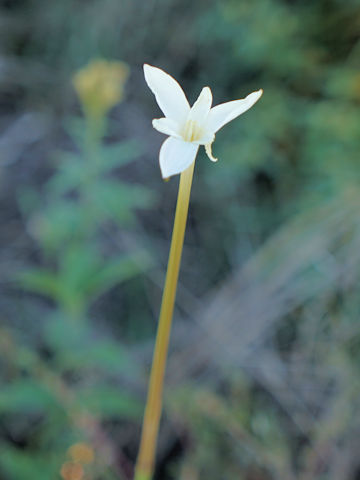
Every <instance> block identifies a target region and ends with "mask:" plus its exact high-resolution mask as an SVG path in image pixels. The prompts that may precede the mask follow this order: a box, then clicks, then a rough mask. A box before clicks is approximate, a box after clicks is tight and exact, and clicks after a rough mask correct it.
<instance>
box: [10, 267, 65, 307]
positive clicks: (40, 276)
mask: <svg viewBox="0 0 360 480" xmlns="http://www.w3.org/2000/svg"><path fill="white" fill-rule="evenodd" d="M15 279H17V280H18V281H19V283H20V284H21V285H22V286H23V287H24V288H26V289H27V290H30V291H32V292H36V293H39V294H41V295H46V296H48V297H51V298H52V299H54V300H56V299H57V298H58V295H59V279H58V277H57V275H55V274H54V273H51V272H50V271H48V270H40V269H36V270H35V269H32V270H30V269H29V270H27V271H25V272H21V273H19V274H17V275H16V277H15Z"/></svg>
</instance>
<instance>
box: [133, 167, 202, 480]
mask: <svg viewBox="0 0 360 480" xmlns="http://www.w3.org/2000/svg"><path fill="white" fill-rule="evenodd" d="M194 165H195V162H194V163H193V164H192V165H190V167H188V168H187V170H185V171H184V172H182V173H181V176H180V184H179V192H178V198H177V204H176V213H175V220H174V229H173V234H172V239H171V247H170V254H169V261H168V266H167V272H166V278H165V285H164V291H163V297H162V302H161V309H160V316H159V325H158V331H157V336H156V343H155V349H154V356H153V362H152V367H151V374H150V383H149V390H148V396H147V402H146V408H145V414H144V420H143V427H142V434H141V442H140V450H139V455H138V458H137V463H136V467H135V480H151V478H152V474H153V470H154V463H155V453H156V444H157V437H158V431H159V423H160V418H161V410H162V396H163V385H164V375H165V368H166V358H167V352H168V345H169V338H170V330H171V321H172V316H173V311H174V303H175V297H176V287H177V282H178V276H179V268H180V261H181V253H182V248H183V243H184V234H185V227H186V220H187V215H188V208H189V201H190V191H191V184H192V178H193V173H194Z"/></svg>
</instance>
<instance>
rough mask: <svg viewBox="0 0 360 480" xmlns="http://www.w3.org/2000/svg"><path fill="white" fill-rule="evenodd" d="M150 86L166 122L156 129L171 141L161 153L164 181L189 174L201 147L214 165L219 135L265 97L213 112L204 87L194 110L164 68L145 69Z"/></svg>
mask: <svg viewBox="0 0 360 480" xmlns="http://www.w3.org/2000/svg"><path fill="white" fill-rule="evenodd" d="M144 75H145V80H146V83H147V84H148V86H149V88H150V90H151V91H152V92H153V94H154V95H155V98H156V101H157V103H158V105H159V107H160V109H161V110H162V112H163V113H164V115H165V117H164V118H158V119H154V120H153V121H152V124H153V127H154V128H155V129H156V130H158V131H159V132H161V133H164V134H165V135H169V138H168V139H166V140H165V142H164V143H163V144H162V146H161V149H160V169H161V174H162V176H163V178H168V177H171V176H172V175H176V174H178V173H181V172H183V171H184V170H186V169H187V168H188V167H189V166H190V165H191V164H192V163H193V162H194V160H195V157H196V154H197V152H198V149H199V146H200V145H204V146H205V151H206V153H207V155H208V157H209V158H210V160H212V161H213V162H216V161H217V159H216V158H214V157H213V155H212V150H211V146H212V143H213V141H214V140H215V133H216V132H217V131H218V130H220V128H222V127H223V126H224V125H225V124H226V123H228V122H230V121H231V120H234V118H236V117H238V116H239V115H241V114H242V113H244V112H246V110H248V109H249V108H251V107H252V106H253V105H254V103H256V102H257V101H258V100H259V98H260V97H261V95H262V93H263V91H262V90H258V91H256V92H253V93H250V94H249V95H248V96H247V97H245V98H243V99H241V100H234V101H232V102H227V103H222V104H220V105H217V106H216V107H213V108H211V104H212V93H211V90H210V88H209V87H204V88H203V89H202V90H201V93H200V95H199V97H198V99H197V100H196V102H195V103H194V105H193V106H192V107H191V108H190V105H189V102H188V101H187V98H186V96H185V93H184V91H183V90H182V88H181V86H180V85H179V83H178V82H177V81H176V80H175V79H174V78H173V77H171V76H170V75H169V74H167V73H166V72H164V71H163V70H161V69H160V68H157V67H153V66H151V65H147V64H145V65H144Z"/></svg>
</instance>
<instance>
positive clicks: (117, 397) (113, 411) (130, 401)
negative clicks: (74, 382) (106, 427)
mask: <svg viewBox="0 0 360 480" xmlns="http://www.w3.org/2000/svg"><path fill="white" fill-rule="evenodd" d="M78 401H79V403H80V404H81V405H82V406H83V407H84V408H87V409H89V410H90V411H91V412H93V413H94V414H100V415H103V416H105V417H107V416H118V417H122V418H123V417H124V418H127V419H128V418H133V419H136V420H137V419H139V418H140V416H141V414H142V407H143V406H142V403H141V402H139V401H138V399H137V398H134V397H133V396H130V395H129V394H127V393H125V392H123V391H122V390H121V388H120V387H118V388H116V387H111V386H99V385H95V386H94V387H92V388H86V389H83V390H81V391H79V392H78Z"/></svg>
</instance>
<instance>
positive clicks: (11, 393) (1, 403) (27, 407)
mask: <svg viewBox="0 0 360 480" xmlns="http://www.w3.org/2000/svg"><path fill="white" fill-rule="evenodd" d="M56 404H57V402H56V400H55V399H54V397H53V396H52V395H51V393H50V392H49V390H47V389H46V388H45V387H44V386H42V385H39V384H37V383H36V382H34V381H33V380H30V379H20V380H16V381H14V382H13V383H12V384H9V385H7V387H6V389H3V391H1V392H0V412H1V413H5V412H7V413H8V412H13V413H17V412H19V411H20V412H22V413H30V412H39V411H45V410H47V409H49V408H51V407H53V406H55V405H56Z"/></svg>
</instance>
